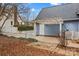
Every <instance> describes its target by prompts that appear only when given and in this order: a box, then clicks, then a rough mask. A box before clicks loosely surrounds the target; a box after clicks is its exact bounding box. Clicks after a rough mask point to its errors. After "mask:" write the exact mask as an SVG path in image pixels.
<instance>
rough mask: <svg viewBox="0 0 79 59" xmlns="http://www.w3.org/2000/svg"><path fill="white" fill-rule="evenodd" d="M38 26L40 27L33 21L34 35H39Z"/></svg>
mask: <svg viewBox="0 0 79 59" xmlns="http://www.w3.org/2000/svg"><path fill="white" fill-rule="evenodd" d="M39 28H40V26H39V24H36V23H35V24H34V34H35V35H39V30H40V29H39Z"/></svg>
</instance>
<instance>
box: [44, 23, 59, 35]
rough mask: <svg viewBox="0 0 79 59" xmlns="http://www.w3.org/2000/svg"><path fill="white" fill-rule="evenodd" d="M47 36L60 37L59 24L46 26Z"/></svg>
mask: <svg viewBox="0 0 79 59" xmlns="http://www.w3.org/2000/svg"><path fill="white" fill-rule="evenodd" d="M44 31H45V35H48V36H58V35H59V32H60V30H59V24H45V30H44Z"/></svg>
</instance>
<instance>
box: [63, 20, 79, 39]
mask: <svg viewBox="0 0 79 59" xmlns="http://www.w3.org/2000/svg"><path fill="white" fill-rule="evenodd" d="M64 24H65V28H64V29H68V31H67V32H66V38H67V39H79V26H78V25H79V22H78V21H76V22H75V21H74V22H65V23H64Z"/></svg>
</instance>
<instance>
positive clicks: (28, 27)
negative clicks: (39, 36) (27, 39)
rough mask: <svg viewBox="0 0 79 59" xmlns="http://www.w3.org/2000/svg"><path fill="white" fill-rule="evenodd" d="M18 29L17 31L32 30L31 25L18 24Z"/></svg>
mask: <svg viewBox="0 0 79 59" xmlns="http://www.w3.org/2000/svg"><path fill="white" fill-rule="evenodd" d="M18 30H19V31H28V30H33V26H25V25H20V26H18Z"/></svg>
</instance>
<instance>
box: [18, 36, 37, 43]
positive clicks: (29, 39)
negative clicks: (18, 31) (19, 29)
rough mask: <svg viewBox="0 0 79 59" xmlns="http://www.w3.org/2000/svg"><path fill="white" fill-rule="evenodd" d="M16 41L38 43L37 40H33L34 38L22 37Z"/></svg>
mask: <svg viewBox="0 0 79 59" xmlns="http://www.w3.org/2000/svg"><path fill="white" fill-rule="evenodd" d="M18 39H21V40H28V41H30V42H38V40H36V39H34V38H22V37H20V38H18Z"/></svg>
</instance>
